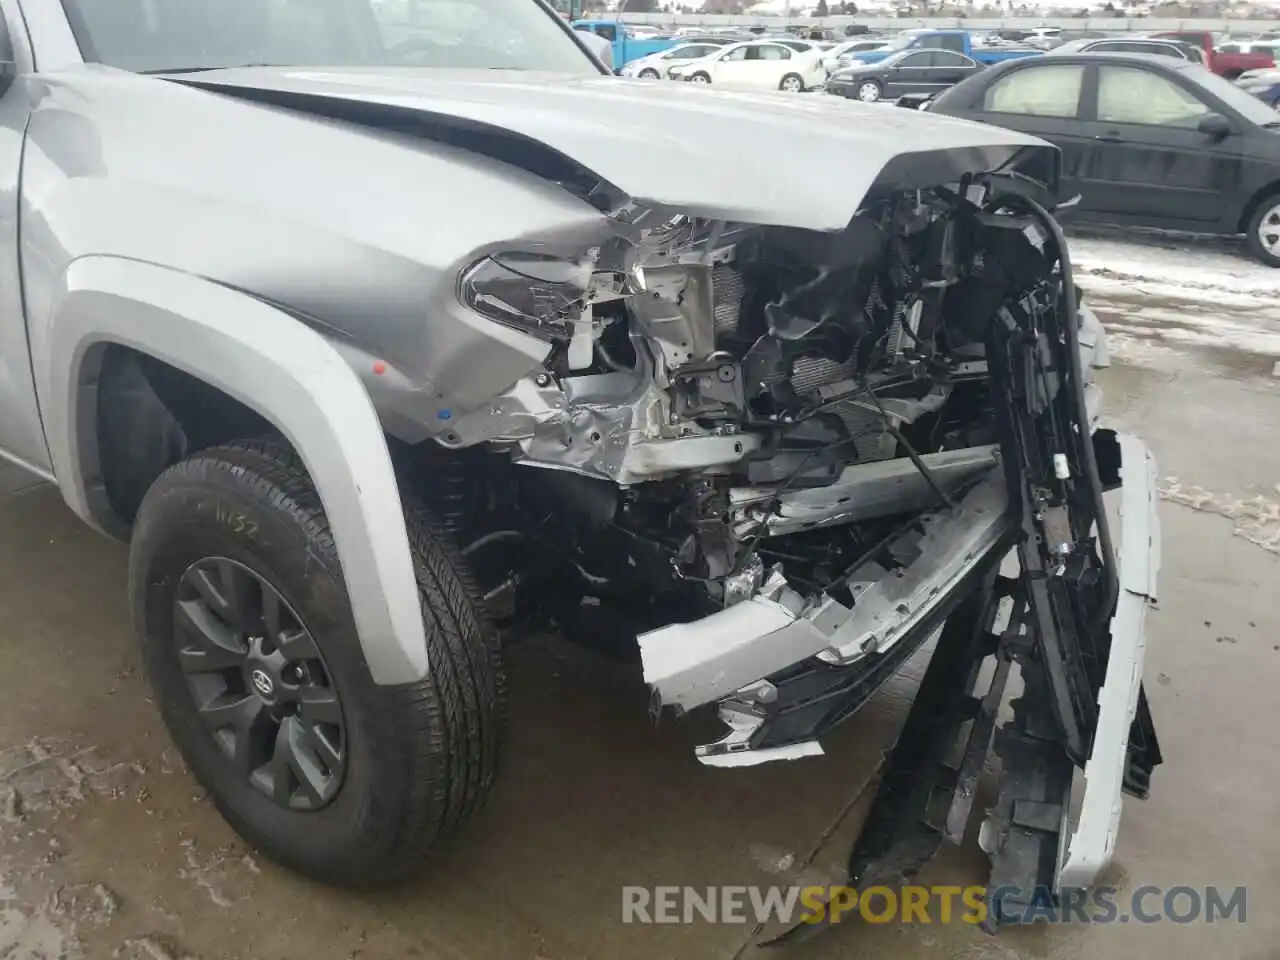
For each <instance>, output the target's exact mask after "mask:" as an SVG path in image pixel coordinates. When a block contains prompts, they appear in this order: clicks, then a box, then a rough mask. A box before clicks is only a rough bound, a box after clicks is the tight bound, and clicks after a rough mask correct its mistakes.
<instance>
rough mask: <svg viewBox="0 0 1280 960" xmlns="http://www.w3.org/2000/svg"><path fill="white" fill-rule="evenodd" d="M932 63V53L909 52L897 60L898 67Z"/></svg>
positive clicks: (922, 65)
mask: <svg viewBox="0 0 1280 960" xmlns="http://www.w3.org/2000/svg"><path fill="white" fill-rule="evenodd" d="M932 63H933V54H932V53H909V54H907V55H906V56H905V57H903V58H902V59H901V60H899V61H898V69H902V68H903V67H907V68H914V67H927V66H930V65H931V64H932Z"/></svg>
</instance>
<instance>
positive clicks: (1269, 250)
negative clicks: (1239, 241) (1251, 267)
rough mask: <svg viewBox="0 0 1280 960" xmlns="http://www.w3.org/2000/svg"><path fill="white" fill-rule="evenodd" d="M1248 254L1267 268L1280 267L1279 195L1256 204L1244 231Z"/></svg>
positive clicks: (1275, 194) (1274, 194)
mask: <svg viewBox="0 0 1280 960" xmlns="http://www.w3.org/2000/svg"><path fill="white" fill-rule="evenodd" d="M1245 241H1246V242H1247V243H1248V245H1249V252H1250V253H1252V254H1253V255H1254V256H1255V257H1257V258H1258V259H1259V260H1261V261H1262V262H1263V263H1265V264H1266V265H1267V266H1269V267H1280V193H1273V194H1272V195H1271V196H1269V197H1267V198H1266V199H1264V200H1263V201H1262V203H1260V204H1258V209H1257V210H1255V211H1254V213H1253V216H1252V217H1251V218H1250V219H1249V226H1248V227H1247V228H1246V230H1245Z"/></svg>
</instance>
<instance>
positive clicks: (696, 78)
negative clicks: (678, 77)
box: [689, 70, 711, 83]
mask: <svg viewBox="0 0 1280 960" xmlns="http://www.w3.org/2000/svg"><path fill="white" fill-rule="evenodd" d="M689 82H690V83H710V82H711V77H710V76H708V75H707V74H705V73H703V72H702V71H701V70H699V71H698V72H697V73H695V74H694V75H693V76H692V77H690V78H689Z"/></svg>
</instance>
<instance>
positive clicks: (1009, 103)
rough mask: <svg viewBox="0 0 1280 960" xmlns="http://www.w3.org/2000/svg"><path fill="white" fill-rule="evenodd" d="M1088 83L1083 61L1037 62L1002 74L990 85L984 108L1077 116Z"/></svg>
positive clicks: (997, 111)
mask: <svg viewBox="0 0 1280 960" xmlns="http://www.w3.org/2000/svg"><path fill="white" fill-rule="evenodd" d="M1083 85H1084V67H1083V66H1082V65H1079V64H1062V65H1058V64H1053V65H1050V64H1045V65H1043V66H1041V65H1039V64H1037V65H1036V66H1034V67H1023V68H1021V69H1019V70H1015V71H1014V72H1013V73H1011V74H1009V75H1008V76H1004V77H1001V78H1000V79H999V80H997V81H996V82H995V83H993V84H992V85H991V86H989V87H988V88H987V91H986V93H985V94H984V95H983V97H982V109H983V110H984V111H986V112H988V113H1020V114H1024V115H1027V116H1032V117H1074V116H1075V115H1076V107H1077V105H1078V104H1079V102H1080V88H1081V87H1082V86H1083Z"/></svg>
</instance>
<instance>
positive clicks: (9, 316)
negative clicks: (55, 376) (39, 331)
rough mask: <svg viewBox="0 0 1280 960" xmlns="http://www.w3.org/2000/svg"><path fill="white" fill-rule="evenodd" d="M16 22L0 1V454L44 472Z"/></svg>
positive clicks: (27, 60)
mask: <svg viewBox="0 0 1280 960" xmlns="http://www.w3.org/2000/svg"><path fill="white" fill-rule="evenodd" d="M21 24H22V20H21V15H20V13H19V11H18V9H17V3H16V0H0V60H7V61H12V62H11V63H10V65H9V72H8V74H7V77H6V79H5V80H4V81H3V82H0V455H3V456H4V457H6V458H9V459H17V460H20V461H22V462H24V463H26V464H27V465H29V466H31V467H35V468H37V469H39V470H48V469H49V451H48V448H47V447H46V446H45V442H44V428H43V426H42V425H41V421H40V410H39V407H38V406H37V404H36V390H35V382H34V380H33V379H32V375H31V356H30V344H29V342H28V339H27V323H26V317H25V314H24V312H23V304H22V292H21V291H22V283H21V277H20V274H19V266H18V206H19V198H20V186H21V185H20V182H19V170H20V165H21V161H22V141H23V136H24V131H25V130H26V127H27V119H28V118H29V117H30V116H31V102H30V100H29V99H28V96H27V88H26V87H25V86H23V85H22V84H17V83H14V82H13V80H14V77H15V76H16V75H17V74H18V73H30V72H31V71H32V59H31V50H30V48H29V46H28V45H27V39H26V32H25V31H24V30H23V29H21Z"/></svg>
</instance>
